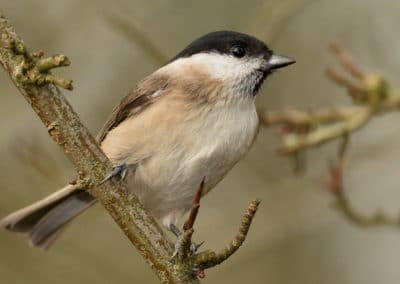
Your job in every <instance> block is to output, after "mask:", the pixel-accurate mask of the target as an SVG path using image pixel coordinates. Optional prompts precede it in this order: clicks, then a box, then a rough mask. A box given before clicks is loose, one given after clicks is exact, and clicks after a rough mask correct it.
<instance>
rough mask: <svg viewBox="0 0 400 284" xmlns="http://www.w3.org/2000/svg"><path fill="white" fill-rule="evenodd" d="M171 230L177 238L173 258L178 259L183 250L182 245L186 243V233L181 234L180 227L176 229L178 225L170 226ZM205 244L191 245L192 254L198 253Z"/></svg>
mask: <svg viewBox="0 0 400 284" xmlns="http://www.w3.org/2000/svg"><path fill="white" fill-rule="evenodd" d="M169 230H170V231H171V232H172V233H173V234H174V235H175V236H176V237H177V239H176V242H175V249H174V252H173V254H172V258H174V257H176V256H177V255H178V253H179V251H181V250H182V245H183V243H184V242H185V240H184V233H183V232H181V230H179V229H178V227H176V225H174V224H171V225H170V226H169ZM203 243H204V242H201V243H199V244H196V243H193V242H191V243H190V253H191V254H192V255H193V254H195V253H196V252H197V250H198V249H199V247H200V246H201V245H202V244H203Z"/></svg>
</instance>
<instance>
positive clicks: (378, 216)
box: [329, 135, 400, 227]
mask: <svg viewBox="0 0 400 284" xmlns="http://www.w3.org/2000/svg"><path fill="white" fill-rule="evenodd" d="M348 145H349V137H348V135H345V136H344V137H343V141H342V143H341V144H340V146H339V150H338V158H337V161H336V163H335V164H334V165H333V166H331V170H330V173H331V176H330V185H329V188H330V191H331V192H332V194H333V196H334V197H335V203H334V206H335V208H336V209H337V210H338V211H339V212H341V213H342V214H343V215H344V216H345V217H346V219H347V220H349V221H350V222H352V223H353V224H355V225H357V226H360V227H376V226H399V225H400V216H399V217H398V218H390V217H388V216H385V215H384V214H383V213H382V212H380V211H378V212H377V213H375V214H374V215H372V216H363V215H361V214H360V213H358V212H356V211H355V210H354V208H353V207H352V206H351V204H350V201H349V200H348V198H347V196H346V193H345V190H344V183H343V179H344V174H343V173H344V164H345V159H346V154H347V149H348Z"/></svg>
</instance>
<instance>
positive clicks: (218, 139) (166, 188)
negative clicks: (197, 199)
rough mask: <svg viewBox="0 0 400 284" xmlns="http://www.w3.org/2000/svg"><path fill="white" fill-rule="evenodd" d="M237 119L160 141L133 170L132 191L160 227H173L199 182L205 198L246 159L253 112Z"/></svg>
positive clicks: (254, 122)
mask: <svg viewBox="0 0 400 284" xmlns="http://www.w3.org/2000/svg"><path fill="white" fill-rule="evenodd" d="M236 115H237V114H236ZM239 115H240V114H239ZM239 118H242V120H240V119H239V120H238V119H237V118H236V117H235V119H232V120H229V119H227V120H213V121H212V122H211V121H210V127H205V126H204V125H202V126H200V127H198V128H197V127H196V126H192V129H194V131H192V132H190V131H188V132H186V131H183V133H185V136H181V137H179V139H176V137H175V139H172V138H171V140H170V139H169V138H168V137H165V140H164V141H163V142H162V143H163V146H161V147H160V148H159V150H158V151H157V152H155V153H154V154H153V155H152V156H151V157H149V158H148V159H147V160H145V161H143V162H141V163H140V164H138V166H137V167H136V170H135V173H134V174H133V178H131V179H130V181H131V182H132V183H133V184H132V189H133V190H134V192H135V193H136V194H137V195H138V197H139V198H140V200H141V201H142V203H143V204H144V205H145V207H146V208H147V209H148V210H149V211H150V212H151V213H152V214H153V215H154V216H155V217H157V218H159V219H161V220H162V221H163V223H164V224H165V225H167V224H168V223H176V221H177V219H179V218H180V217H181V216H182V215H183V214H184V213H185V212H186V211H187V210H189V209H190V207H191V205H192V202H193V198H194V196H195V194H196V192H197V190H198V188H199V186H200V183H201V181H202V180H203V178H204V179H205V188H204V192H205V193H207V192H208V191H209V190H211V189H212V188H213V187H214V186H215V185H216V184H217V183H218V182H219V181H220V180H221V179H222V178H223V177H224V176H225V175H226V174H227V173H228V172H229V170H231V169H232V167H233V166H234V165H235V164H236V163H237V162H238V161H239V160H240V159H241V158H242V157H243V156H244V155H245V154H246V153H247V151H248V149H249V148H250V146H251V144H252V142H253V140H254V137H255V135H256V133H257V130H258V117H257V115H256V113H255V111H254V113H253V112H250V115H249V113H246V116H239ZM211 119H212V117H210V120H211ZM203 123H204V120H203ZM205 124H207V122H205ZM201 129H206V131H201Z"/></svg>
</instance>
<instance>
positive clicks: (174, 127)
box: [0, 31, 295, 248]
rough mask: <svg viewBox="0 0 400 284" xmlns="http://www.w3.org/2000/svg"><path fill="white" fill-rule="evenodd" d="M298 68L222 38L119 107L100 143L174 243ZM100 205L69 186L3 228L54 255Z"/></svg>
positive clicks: (241, 39)
mask: <svg viewBox="0 0 400 284" xmlns="http://www.w3.org/2000/svg"><path fill="white" fill-rule="evenodd" d="M294 62H295V61H294V60H293V59H291V58H289V57H286V56H282V55H278V54H275V53H274V52H273V51H272V50H271V49H269V48H268V47H267V45H265V44H264V43H263V42H262V41H260V40H258V39H257V38H255V37H252V36H249V35H247V34H242V33H238V32H232V31H217V32H212V33H209V34H206V35H204V36H202V37H200V38H199V39H196V40H195V41H193V42H192V43H191V44H189V45H188V46H187V47H186V48H185V49H184V50H182V51H181V52H180V53H178V55H176V56H175V57H174V58H173V59H172V60H170V61H169V62H168V63H167V64H165V65H164V66H162V67H161V68H159V69H158V70H156V71H155V72H154V73H152V74H151V75H149V76H147V77H146V78H144V79H143V80H142V81H141V82H140V83H139V84H138V85H137V87H136V88H135V89H134V90H133V91H132V92H131V93H129V94H128V95H127V96H126V97H124V98H123V99H122V100H121V102H120V103H119V104H118V105H117V106H116V107H114V109H113V110H112V112H111V115H110V117H109V118H108V120H107V122H106V123H105V125H104V127H103V128H102V130H101V131H100V133H99V135H98V137H97V139H98V142H99V143H100V144H101V148H102V149H103V151H104V153H105V154H106V155H107V156H108V158H109V159H110V160H111V161H112V162H113V163H114V164H115V165H116V167H115V169H114V170H115V172H113V174H115V173H117V172H120V171H122V172H124V173H126V176H125V181H126V183H127V185H128V188H129V189H130V190H131V191H132V192H134V193H135V194H136V195H137V196H138V197H139V199H140V201H141V202H142V203H143V205H144V206H145V207H146V208H147V210H148V211H149V212H150V213H151V214H152V215H153V216H154V217H156V218H157V219H158V220H159V221H160V222H161V223H162V224H163V225H165V226H166V227H167V228H168V229H170V230H172V231H173V232H175V233H176V228H177V227H176V224H177V223H178V221H179V219H180V218H181V217H182V216H183V215H184V214H185V213H186V212H187V211H188V210H189V209H190V208H191V206H192V202H193V198H194V196H195V194H196V192H197V190H198V187H199V184H200V183H201V182H202V180H203V178H205V183H204V191H203V194H206V193H207V192H209V191H210V190H211V189H212V188H213V187H215V185H216V184H217V183H218V182H219V181H221V179H222V178H223V177H224V176H225V175H226V174H227V173H228V172H229V170H231V169H232V167H233V166H234V165H235V164H236V163H237V162H238V161H239V160H241V159H242V158H243V157H244V155H245V154H246V153H247V152H248V151H249V149H250V147H251V145H252V144H253V142H254V139H255V138H256V136H257V133H258V126H259V120H258V116H257V112H256V108H255V104H254V101H255V98H256V95H257V93H258V91H259V89H260V87H261V85H262V83H263V82H264V80H265V78H266V77H267V76H268V75H269V74H270V73H271V72H273V71H274V70H276V69H278V68H281V67H285V66H287V65H290V64H292V63H294ZM95 202H96V200H95V198H94V197H93V196H92V195H90V194H89V193H88V192H87V191H85V190H82V189H78V188H77V186H76V185H67V186H65V187H64V188H62V189H60V190H58V191H57V192H55V193H53V194H52V195H50V196H48V197H46V198H44V199H43V200H41V201H38V202H36V203H34V204H32V205H30V206H28V207H25V208H23V209H20V210H19V211H16V212H15V213H12V214H10V215H9V216H7V217H5V218H4V219H3V220H1V222H0V225H1V226H2V227H3V228H5V229H7V230H10V231H13V232H23V233H28V234H29V238H30V241H31V243H32V245H34V246H37V247H41V248H47V247H49V246H50V245H51V244H52V243H53V241H54V240H55V239H56V237H57V236H58V235H59V233H60V232H61V231H63V230H62V229H63V228H64V226H65V225H66V224H67V223H69V222H70V221H71V220H72V219H73V218H74V217H76V216H77V215H79V214H80V213H81V212H83V211H84V210H85V209H87V208H88V207H90V206H91V205H93V204H94V203H95Z"/></svg>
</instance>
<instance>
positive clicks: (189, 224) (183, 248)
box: [178, 177, 206, 261]
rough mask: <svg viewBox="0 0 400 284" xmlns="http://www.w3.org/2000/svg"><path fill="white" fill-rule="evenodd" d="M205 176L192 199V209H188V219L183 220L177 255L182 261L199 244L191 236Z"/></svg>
mask: <svg viewBox="0 0 400 284" xmlns="http://www.w3.org/2000/svg"><path fill="white" fill-rule="evenodd" d="M205 179H206V178H205V177H203V179H202V181H201V183H200V185H199V188H198V190H197V192H196V195H195V197H194V200H193V205H192V209H191V210H190V214H189V217H188V220H187V221H186V222H185V224H184V225H183V234H182V237H181V240H180V247H179V250H178V257H179V259H180V260H181V261H182V260H184V259H186V258H187V257H189V256H191V255H192V254H193V253H194V252H195V251H196V250H197V248H198V247H199V246H200V245H201V244H200V245H195V244H193V243H192V236H193V233H194V229H193V226H194V223H195V222H196V219H197V215H198V213H199V209H200V199H201V196H202V195H203V190H204V183H205Z"/></svg>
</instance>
